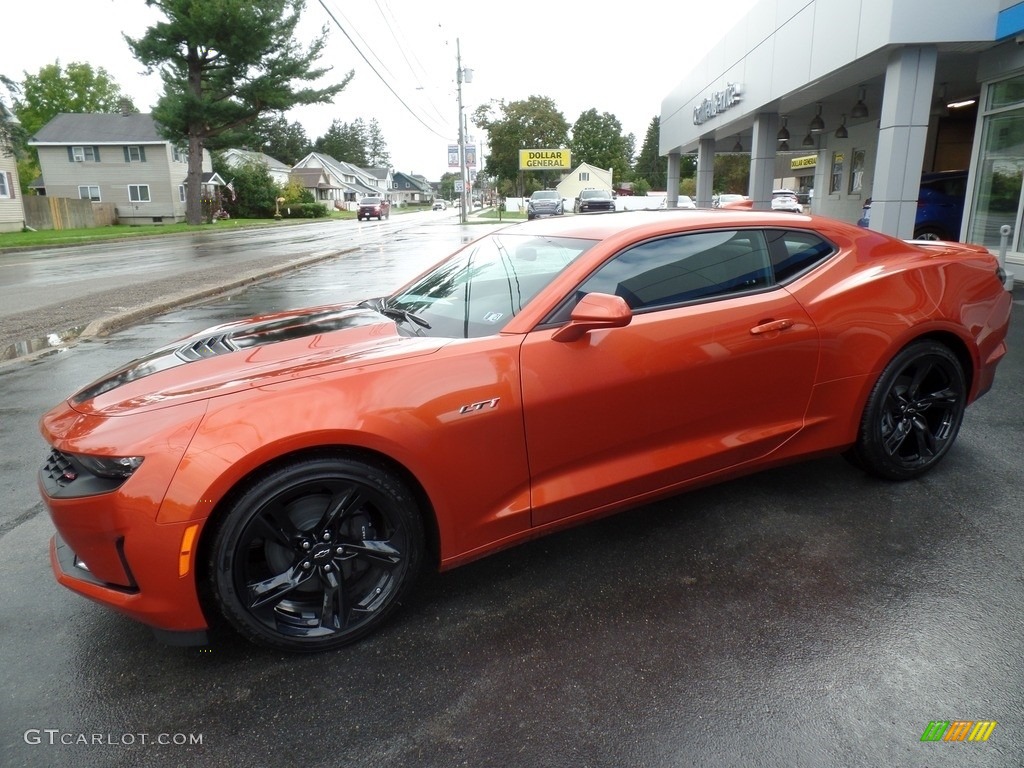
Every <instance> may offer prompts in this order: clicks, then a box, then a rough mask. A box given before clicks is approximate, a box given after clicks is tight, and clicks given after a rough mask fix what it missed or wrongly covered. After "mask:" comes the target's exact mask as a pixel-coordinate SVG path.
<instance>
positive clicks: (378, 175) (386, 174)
mask: <svg viewBox="0 0 1024 768" xmlns="http://www.w3.org/2000/svg"><path fill="white" fill-rule="evenodd" d="M362 170H363V171H364V172H365V173H366V174H367V175H368V176H370V177H372V178H373V179H375V180H376V188H377V190H378V192H377V194H378V195H381V196H382V197H390V196H391V194H390V193H391V190H392V188H393V187H394V186H395V180H394V172H393V171H392V170H391V169H390V168H363V169H362Z"/></svg>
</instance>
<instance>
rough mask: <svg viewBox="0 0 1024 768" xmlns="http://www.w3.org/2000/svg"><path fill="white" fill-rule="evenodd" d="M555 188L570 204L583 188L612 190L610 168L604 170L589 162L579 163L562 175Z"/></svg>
mask: <svg viewBox="0 0 1024 768" xmlns="http://www.w3.org/2000/svg"><path fill="white" fill-rule="evenodd" d="M555 189H557V190H558V193H559V194H560V195H561V196H562V198H563V199H565V200H569V201H570V205H571V201H573V200H575V199H576V198H577V197H578V196H579V194H580V192H582V191H583V190H584V189H603V190H605V191H606V192H613V187H612V172H611V169H608V170H605V169H604V168H598V167H596V166H593V165H590V164H589V163H580V164H579V165H578V166H576V167H575V168H574V169H573V170H571V171H569V173H567V174H565V176H563V177H562V180H561V181H560V182H558V184H557V186H556V187H555Z"/></svg>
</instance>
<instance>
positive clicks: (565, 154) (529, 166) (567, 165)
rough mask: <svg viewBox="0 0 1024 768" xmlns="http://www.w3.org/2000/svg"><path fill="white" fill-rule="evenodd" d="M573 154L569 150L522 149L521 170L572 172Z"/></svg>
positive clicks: (520, 151)
mask: <svg viewBox="0 0 1024 768" xmlns="http://www.w3.org/2000/svg"><path fill="white" fill-rule="evenodd" d="M571 159H572V152H570V151H569V150H568V149H520V150H519V170H521V171H540V170H550V169H564V170H567V171H568V170H570V169H571V168H572V164H571V162H570V161H571Z"/></svg>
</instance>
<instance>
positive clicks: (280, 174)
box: [220, 149, 292, 187]
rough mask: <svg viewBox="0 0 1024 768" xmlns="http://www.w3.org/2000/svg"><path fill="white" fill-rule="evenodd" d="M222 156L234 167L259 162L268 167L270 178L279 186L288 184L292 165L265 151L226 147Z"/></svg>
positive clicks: (227, 163)
mask: <svg viewBox="0 0 1024 768" xmlns="http://www.w3.org/2000/svg"><path fill="white" fill-rule="evenodd" d="M220 158H221V159H222V160H223V161H224V163H225V164H226V165H228V166H230V167H232V168H237V167H238V166H240V165H245V164H247V163H259V164H260V165H262V166H263V167H264V168H266V169H267V173H269V174H270V178H271V179H272V180H273V181H274V183H275V184H277V185H278V186H279V187H283V186H285V185H286V184H288V181H289V177H290V176H291V172H292V169H291V167H290V166H288V165H287V164H285V163H282V162H281V161H280V160H278V159H276V158H273V157H271V156H270V155H267V154H265V153H263V152H253V151H252V150H248V149H226V150H224V151H223V152H221V153H220Z"/></svg>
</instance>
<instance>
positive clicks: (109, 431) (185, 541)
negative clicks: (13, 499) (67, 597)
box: [38, 403, 207, 633]
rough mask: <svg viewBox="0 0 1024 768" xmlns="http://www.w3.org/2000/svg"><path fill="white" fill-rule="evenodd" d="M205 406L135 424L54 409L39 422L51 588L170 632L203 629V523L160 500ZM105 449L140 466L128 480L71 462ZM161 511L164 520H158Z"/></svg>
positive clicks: (63, 406) (142, 416)
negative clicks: (199, 585) (115, 449)
mask: <svg viewBox="0 0 1024 768" xmlns="http://www.w3.org/2000/svg"><path fill="white" fill-rule="evenodd" d="M205 410H206V404H205V403H193V404H187V405H182V406H180V407H175V408H167V409H162V410H158V411H153V412H150V413H145V414H140V415H139V416H138V417H134V416H131V417H109V416H103V415H96V414H85V413H79V412H77V411H75V410H73V409H72V408H71V407H70V405H69V404H68V403H63V404H61V405H59V406H57V407H56V408H54V409H53V410H51V411H50V412H49V413H47V414H46V415H45V416H44V417H43V420H42V423H41V431H42V433H43V437H44V438H45V439H46V441H47V442H48V443H49V444H50V445H52V446H54V447H55V450H54V451H53V452H52V453H51V455H50V457H49V458H48V459H47V461H46V462H45V463H44V465H43V467H41V468H40V470H39V474H38V485H39V491H40V495H41V497H42V500H43V502H44V504H45V505H46V507H47V509H48V510H49V513H50V518H51V520H52V521H53V525H54V527H55V528H56V536H54V537H53V539H52V541H51V543H50V563H51V566H52V568H53V573H54V576H55V577H56V579H57V582H58V583H59V584H61V585H63V586H65V587H67V588H68V589H70V590H72V591H73V592H77V593H78V594H80V595H82V596H83V597H87V598H89V599H90V600H93V601H95V602H98V603H101V604H103V605H105V606H107V607H109V608H112V609H114V610H116V611H118V612H120V613H122V614H125V615H127V616H129V617H131V618H132V619H135V620H136V621H139V622H142V623H143V624H147V625H149V626H151V627H154V628H155V629H157V630H166V631H169V632H187V633H195V632H201V631H202V630H205V629H206V628H207V622H206V617H205V616H204V614H203V611H202V608H201V605H200V601H199V595H198V592H197V589H196V565H197V563H196V551H197V546H196V543H197V542H198V541H199V535H200V533H201V530H202V526H203V524H204V523H205V515H201V514H198V513H197V510H196V508H195V507H190V506H182V505H177V506H173V507H172V506H171V505H166V506H167V508H166V509H165V508H164V507H165V505H164V499H165V495H166V494H167V490H168V487H169V485H170V482H171V479H172V478H173V477H174V476H175V474H176V472H177V470H178V467H179V463H180V461H181V458H182V455H183V453H184V451H185V448H186V447H187V445H188V443H189V442H190V440H191V438H192V435H193V434H194V433H195V430H196V428H197V426H198V424H199V421H200V419H201V417H202V415H203V414H204V413H205ZM111 446H119V447H122V448H124V453H123V454H118V455H126V456H143V457H145V459H144V460H143V462H142V464H141V465H140V466H139V467H138V469H137V470H136V471H135V472H134V473H133V474H132V475H131V476H130V477H128V478H127V479H122V480H118V481H110V480H107V479H104V478H97V477H96V476H90V474H89V471H88V469H87V468H86V467H85V466H84V465H82V464H81V463H80V462H78V461H77V460H76V458H75V457H76V456H77V455H86V454H87V455H104V454H107V455H109V454H110V453H111V452H112V449H111ZM161 511H163V513H164V514H163V515H162V516H161Z"/></svg>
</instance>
